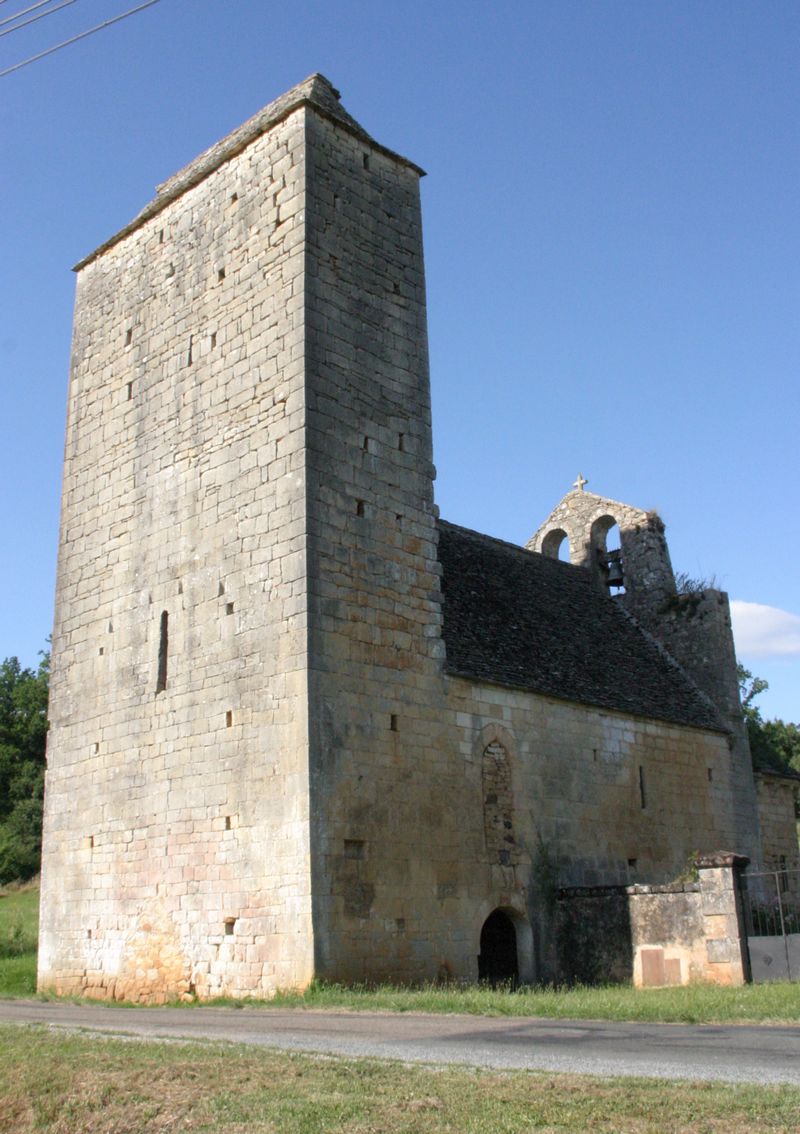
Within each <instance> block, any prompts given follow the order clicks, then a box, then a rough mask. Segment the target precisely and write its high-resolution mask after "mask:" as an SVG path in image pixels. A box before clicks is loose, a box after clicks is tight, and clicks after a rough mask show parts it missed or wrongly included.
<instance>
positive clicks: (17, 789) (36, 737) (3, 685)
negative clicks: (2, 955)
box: [0, 654, 50, 883]
mask: <svg viewBox="0 0 800 1134" xmlns="http://www.w3.org/2000/svg"><path fill="white" fill-rule="evenodd" d="M49 678H50V656H49V654H44V655H43V657H42V661H41V663H40V664H39V667H38V669H36V670H32V669H23V668H22V666H21V665H20V663H19V660H18V659H17V658H6V660H5V661H4V662H3V663H2V664H1V665H0V883H8V882H11V881H14V880H15V879H25V878H31V877H32V876H33V875H34V874H36V873H37V872H38V870H39V860H40V857H41V842H42V800H43V796H44V762H45V742H46V737H47V697H48V689H49Z"/></svg>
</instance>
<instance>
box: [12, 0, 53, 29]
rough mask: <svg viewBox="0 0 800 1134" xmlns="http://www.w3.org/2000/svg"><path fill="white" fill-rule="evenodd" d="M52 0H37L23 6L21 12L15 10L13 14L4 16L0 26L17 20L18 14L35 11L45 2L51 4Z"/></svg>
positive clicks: (22, 14)
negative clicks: (27, 5) (27, 6)
mask: <svg viewBox="0 0 800 1134" xmlns="http://www.w3.org/2000/svg"><path fill="white" fill-rule="evenodd" d="M52 3H53V0H39V2H38V4H31V6H30V8H23V9H22V11H21V12H15V13H14V15H13V16H6V18H5V19H4V20H0V27H2V25H3V24H10V23H13V21H14V20H18V19H19V18H20V16H27V14H28V12H35V11H36V9H37V8H44V6H45V5H46V4H52Z"/></svg>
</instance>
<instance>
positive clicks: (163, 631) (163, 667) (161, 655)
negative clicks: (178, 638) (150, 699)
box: [156, 610, 169, 693]
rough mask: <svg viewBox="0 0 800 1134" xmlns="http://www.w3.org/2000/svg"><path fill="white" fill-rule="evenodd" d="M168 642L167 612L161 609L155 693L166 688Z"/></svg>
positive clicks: (161, 691)
mask: <svg viewBox="0 0 800 1134" xmlns="http://www.w3.org/2000/svg"><path fill="white" fill-rule="evenodd" d="M168 644H169V614H168V613H167V611H166V610H162V611H161V624H160V627H159V634H158V679H157V681H156V693H163V692H164V690H165V689H166V688H167V649H168Z"/></svg>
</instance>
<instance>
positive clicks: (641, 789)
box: [639, 764, 647, 811]
mask: <svg viewBox="0 0 800 1134" xmlns="http://www.w3.org/2000/svg"><path fill="white" fill-rule="evenodd" d="M639 803H640V804H641V806H642V811H644V809H645V808H646V807H647V793H646V791H645V786H644V768H643V767H642V765H641V764H640V765H639Z"/></svg>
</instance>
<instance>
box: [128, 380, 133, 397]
mask: <svg viewBox="0 0 800 1134" xmlns="http://www.w3.org/2000/svg"><path fill="white" fill-rule="evenodd" d="M132 399H133V382H129V383H128V401H131V400H132Z"/></svg>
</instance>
